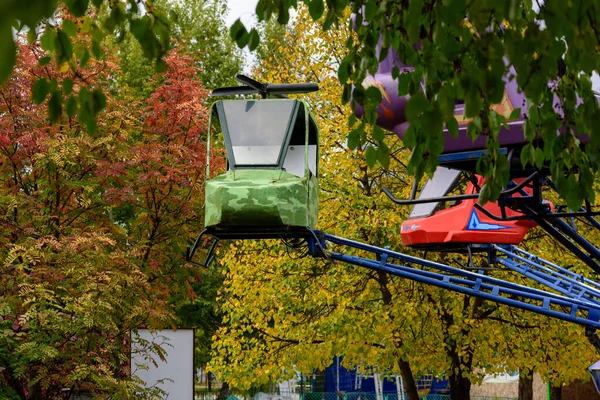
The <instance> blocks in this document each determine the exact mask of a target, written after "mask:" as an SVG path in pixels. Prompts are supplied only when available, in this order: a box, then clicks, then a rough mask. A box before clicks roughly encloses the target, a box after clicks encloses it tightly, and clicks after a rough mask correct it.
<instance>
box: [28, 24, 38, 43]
mask: <svg viewBox="0 0 600 400" xmlns="http://www.w3.org/2000/svg"><path fill="white" fill-rule="evenodd" d="M36 39H37V32H36V31H35V28H29V31H27V43H29V44H34V43H35V41H36Z"/></svg>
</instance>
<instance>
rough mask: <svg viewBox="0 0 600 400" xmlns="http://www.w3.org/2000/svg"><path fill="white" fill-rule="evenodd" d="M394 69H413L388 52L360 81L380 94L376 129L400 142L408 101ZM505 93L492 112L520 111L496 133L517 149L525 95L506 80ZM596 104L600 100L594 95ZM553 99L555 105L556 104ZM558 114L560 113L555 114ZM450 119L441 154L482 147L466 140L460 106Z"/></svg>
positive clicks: (521, 138)
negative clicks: (451, 128) (454, 128)
mask: <svg viewBox="0 0 600 400" xmlns="http://www.w3.org/2000/svg"><path fill="white" fill-rule="evenodd" d="M394 67H398V68H399V69H400V73H408V72H412V71H413V67H412V66H409V65H405V64H404V63H402V61H401V60H400V57H399V56H398V53H397V52H396V51H395V50H394V49H392V48H390V49H389V52H388V55H387V57H386V58H385V59H384V60H383V61H382V62H381V63H380V64H379V69H378V70H377V72H376V73H375V75H374V76H368V77H367V78H366V79H365V80H364V81H363V86H364V87H365V88H368V87H371V86H374V87H377V88H378V89H379V90H380V91H381V94H382V97H383V100H382V102H381V104H380V105H379V107H378V109H377V125H378V126H380V127H381V128H384V129H386V130H389V131H392V132H394V133H396V135H398V136H399V137H400V138H404V133H405V132H406V130H407V129H408V127H409V122H408V121H407V120H406V116H405V113H404V108H405V106H406V103H407V101H408V99H409V96H408V95H407V96H399V95H398V83H397V81H395V80H394V79H393V78H392V69H393V68H394ZM515 75H516V73H515V70H514V68H513V67H512V66H511V67H510V68H509V73H508V74H507V76H515ZM505 84H506V85H505V89H504V96H503V98H502V101H501V102H500V103H499V104H494V105H493V106H492V108H493V109H494V110H495V111H496V112H497V113H498V114H500V115H503V116H505V117H506V118H507V119H508V117H509V116H510V114H511V113H512V111H513V110H514V109H515V108H519V107H520V108H521V115H520V116H519V118H518V119H517V120H516V121H513V122H509V123H508V126H509V128H508V129H506V128H504V127H503V128H501V130H500V135H499V138H500V145H501V146H503V147H517V146H519V145H523V144H525V143H527V139H525V137H524V136H523V130H522V128H523V123H524V121H525V118H524V117H525V113H526V111H527V109H526V107H525V105H526V99H525V95H524V94H523V93H522V92H521V93H519V91H518V90H517V82H516V79H515V78H513V79H510V80H509V79H508V78H507V77H505ZM596 98H597V99H599V100H600V96H598V95H596ZM557 100H558V99H557V98H555V104H556V103H557ZM354 107H355V112H356V114H357V116H358V117H361V116H362V115H363V112H364V110H363V108H362V106H361V105H358V104H356V105H355V106H354ZM557 111H558V112H559V113H560V110H557ZM454 116H455V118H456V120H457V121H458V131H459V132H458V137H457V138H453V137H452V136H451V135H450V134H449V132H448V131H447V130H446V129H444V136H445V143H444V151H443V152H444V153H454V152H459V151H469V150H479V149H482V148H484V147H485V142H486V136H485V135H483V134H482V135H480V136H479V137H478V138H477V139H476V140H475V141H473V140H472V139H471V138H469V137H468V136H467V125H468V124H469V122H470V119H465V117H464V103H457V104H456V107H455V109H454ZM580 139H581V140H582V141H583V142H587V139H588V138H587V136H583V135H582V136H581V137H580Z"/></svg>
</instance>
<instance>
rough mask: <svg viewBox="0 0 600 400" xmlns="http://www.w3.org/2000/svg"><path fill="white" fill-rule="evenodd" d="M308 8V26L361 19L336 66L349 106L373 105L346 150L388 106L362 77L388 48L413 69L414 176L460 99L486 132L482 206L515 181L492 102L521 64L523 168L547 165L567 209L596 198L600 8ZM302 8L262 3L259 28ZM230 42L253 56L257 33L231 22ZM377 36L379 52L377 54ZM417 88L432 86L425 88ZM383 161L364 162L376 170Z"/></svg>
mask: <svg viewBox="0 0 600 400" xmlns="http://www.w3.org/2000/svg"><path fill="white" fill-rule="evenodd" d="M304 3H305V4H306V5H307V6H308V8H309V10H310V15H311V17H312V19H313V20H315V21H316V20H319V19H320V18H321V17H322V16H324V18H322V19H321V20H319V24H320V26H321V27H322V29H324V30H328V29H330V28H331V27H333V26H334V25H336V24H341V25H349V24H350V19H349V18H348V10H351V11H352V12H353V13H354V14H355V20H354V22H353V23H354V24H355V26H357V27H358V28H357V30H356V32H355V33H352V34H351V33H350V32H348V33H347V34H346V35H345V36H344V37H343V38H340V39H341V40H340V43H344V44H345V46H346V48H347V50H348V54H347V55H346V56H345V58H344V60H343V62H342V63H341V64H340V66H339V68H338V78H339V80H340V83H341V84H342V85H343V86H344V91H343V95H342V96H343V100H344V102H348V101H350V97H351V94H352V98H353V101H355V102H357V103H363V104H364V105H365V108H366V113H365V116H364V118H363V121H362V123H361V124H360V125H359V129H358V130H357V131H354V132H351V133H350V134H349V136H348V138H349V139H352V140H351V141H350V142H349V143H350V146H351V147H353V148H354V147H359V146H361V145H364V144H367V143H368V140H369V135H368V133H369V130H367V129H365V127H366V126H367V124H369V123H373V122H374V121H375V115H376V114H375V110H376V106H377V105H378V103H379V102H380V101H381V94H380V93H379V91H378V90H375V89H373V90H365V89H363V87H362V82H363V80H364V79H365V77H366V76H367V74H369V73H370V74H372V73H374V72H375V71H376V70H377V66H378V64H379V60H380V59H381V58H382V57H383V56H384V55H385V54H387V52H388V49H390V48H393V49H394V50H395V51H397V52H398V54H400V55H401V57H402V59H403V61H404V62H405V63H407V64H411V65H413V66H414V67H415V70H414V72H410V73H402V74H401V73H400V72H399V71H398V70H396V71H395V76H396V78H397V80H398V85H399V86H398V87H399V94H400V95H410V101H409V102H408V104H407V110H408V111H407V118H408V120H409V121H410V123H411V126H412V128H411V132H412V135H410V137H411V139H410V141H409V143H407V145H410V147H412V148H413V156H412V157H411V159H410V162H409V164H408V171H409V172H410V173H411V174H414V175H415V177H416V178H417V179H420V178H421V176H423V174H424V173H427V174H428V175H430V176H431V174H432V173H433V171H434V170H435V167H436V165H437V157H438V155H439V154H440V152H441V151H442V149H443V134H442V128H443V126H444V125H446V126H448V127H449V128H450V131H451V133H452V134H454V135H456V133H457V130H456V127H457V124H456V119H455V117H454V115H453V112H454V101H455V99H460V100H463V101H464V102H465V117H467V118H472V121H471V122H470V123H469V125H468V128H469V129H468V131H469V135H470V136H471V137H473V138H476V137H478V136H479V135H486V137H487V145H486V148H487V150H488V152H489V154H487V155H485V156H483V157H482V159H481V161H480V163H479V164H478V172H480V173H481V174H483V175H485V176H486V177H487V178H488V180H487V183H486V185H485V186H484V188H483V190H482V192H481V196H480V197H481V201H483V202H486V201H488V200H490V199H491V200H494V199H496V198H497V197H498V194H499V192H500V189H501V187H502V186H504V185H505V184H506V183H507V182H508V162H507V159H506V156H504V155H502V154H500V152H499V141H498V134H499V132H500V128H501V126H503V125H504V124H505V123H506V122H507V121H506V120H505V118H504V117H502V116H500V115H498V114H497V113H496V112H495V111H493V110H492V109H491V108H490V106H491V105H492V104H494V103H498V102H499V101H500V100H501V97H502V94H503V92H504V86H505V82H504V80H503V77H505V76H506V75H507V74H508V71H509V68H513V67H514V69H515V72H516V81H517V83H518V86H519V88H520V90H522V91H523V92H524V93H525V95H526V97H527V99H528V103H527V104H525V105H523V109H522V110H521V111H522V112H523V113H524V114H525V115H526V116H527V122H526V124H525V126H524V135H525V137H526V138H527V139H528V140H529V146H527V147H526V149H525V151H524V153H523V156H522V161H523V162H524V163H527V164H530V165H534V164H535V162H536V158H539V160H537V161H538V162H545V163H547V164H549V166H550V170H551V172H552V178H553V180H554V182H556V183H557V186H558V190H559V192H560V194H561V195H562V196H563V198H565V199H566V200H567V202H568V204H569V206H570V207H571V208H572V209H579V207H580V206H581V204H582V201H583V200H584V199H587V200H590V201H593V200H594V198H595V196H594V190H593V187H592V185H593V182H594V179H595V176H596V174H597V171H598V167H599V164H598V160H599V159H600V158H599V157H598V143H599V142H598V140H597V138H598V137H600V136H599V135H598V134H597V132H596V131H595V130H596V129H597V126H598V125H599V124H598V123H596V121H597V120H598V118H599V117H600V110H599V109H598V104H597V101H596V99H595V97H594V95H593V92H592V85H591V74H592V72H593V71H595V70H598V68H599V65H600V57H599V56H598V54H596V53H595V52H593V51H590V48H591V47H590V46H592V47H593V46H594V45H598V44H599V41H600V36H599V35H598V30H597V26H598V18H599V16H600V13H599V10H600V9H599V8H598V7H599V6H598V4H596V3H595V2H589V1H584V0H578V1H573V2H570V3H568V4H563V3H561V2H551V1H547V2H543V3H541V4H540V3H535V5H536V6H537V7H534V5H533V4H532V3H533V2H532V1H531V0H521V1H518V0H515V1H505V2H496V1H492V0H489V1H488V0H486V1H477V2H465V1H463V0H451V1H445V2H438V1H429V0H391V1H383V0H358V1H352V2H350V1H349V0H331V1H329V0H328V1H325V0H310V1H308V0H305V1H304ZM297 5H298V1H296V0H293V1H288V0H261V1H259V2H258V4H257V6H256V14H257V16H258V19H259V21H264V20H269V19H270V18H271V17H276V18H277V21H278V22H279V23H281V24H287V23H288V21H289V15H290V14H289V13H290V11H289V10H290V8H296V7H297ZM467 16H468V17H467ZM231 35H232V37H233V38H234V39H235V40H236V41H237V43H238V45H240V46H241V47H243V46H246V45H247V46H249V47H250V49H253V48H256V46H257V45H258V37H259V34H258V31H257V30H255V29H253V30H251V31H250V32H248V31H247V30H246V29H245V28H244V26H243V25H242V24H241V23H239V21H238V22H236V23H234V24H233V25H232V27H231ZM380 37H381V38H382V42H381V44H382V51H381V54H379V53H378V51H377V49H376V47H377V44H378V40H379V38H380ZM421 82H423V83H424V85H425V89H426V90H425V91H421ZM549 82H551V83H552V84H549ZM578 99H581V100H582V101H583V103H581V102H580V101H579V100H578ZM555 105H556V107H555ZM558 129H560V130H561V135H560V136H557V130H558ZM575 132H579V133H587V134H589V135H590V139H591V140H590V143H589V144H587V145H586V146H585V147H582V146H579V139H578V138H577V136H576V135H575ZM370 138H371V139H372V140H374V141H375V145H374V146H375V147H376V148H379V147H384V146H385V137H382V136H381V135H378V136H377V137H373V136H370ZM384 148H385V147H384ZM537 149H539V150H537ZM382 152H384V150H382ZM376 160H377V159H376V158H373V157H371V158H369V164H370V165H373V164H374V162H375V161H376ZM379 161H380V162H382V160H379ZM383 165H384V166H386V164H385V160H383Z"/></svg>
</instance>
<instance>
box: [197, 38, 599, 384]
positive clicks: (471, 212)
mask: <svg viewBox="0 0 600 400" xmlns="http://www.w3.org/2000/svg"><path fill="white" fill-rule="evenodd" d="M394 66H398V67H400V68H401V70H402V69H410V68H411V67H410V66H406V65H403V64H402V63H401V61H400V60H399V59H398V56H397V54H395V53H394V52H393V51H392V50H390V53H389V54H388V57H387V58H386V59H385V60H384V61H382V62H381V64H380V68H379V70H378V72H377V73H376V74H375V75H374V76H373V77H369V78H368V79H367V81H366V84H367V85H376V86H377V87H378V88H380V90H381V91H382V95H383V96H382V97H383V99H384V100H383V102H382V104H381V105H380V106H379V109H378V120H377V124H378V125H379V126H381V127H383V128H385V129H388V130H390V131H393V132H395V133H396V134H397V135H398V136H400V137H402V136H403V135H404V132H405V131H406V129H407V127H408V122H407V121H406V119H405V117H404V106H405V105H406V101H407V99H406V98H405V97H403V96H398V93H397V84H396V82H395V81H394V80H393V79H392V76H391V75H392V68H393V67H394ZM513 75H514V74H513ZM237 79H238V81H240V82H241V83H242V84H244V86H239V87H230V88H222V89H216V90H214V91H213V93H212V95H213V96H234V95H252V94H257V95H259V97H260V98H261V99H259V100H257V99H249V98H245V99H240V98H239V97H238V98H236V99H235V100H219V101H217V102H216V103H215V104H214V105H213V107H212V112H211V122H210V124H211V127H212V124H213V123H215V124H217V123H218V125H219V127H220V130H221V131H222V133H223V137H224V141H225V147H226V153H227V171H226V172H225V173H223V174H221V175H219V176H217V177H215V178H213V179H209V180H208V181H207V182H206V201H205V204H206V210H205V212H206V215H205V230H204V231H203V232H202V233H201V234H200V235H199V236H198V238H197V239H196V242H195V243H194V245H193V247H192V248H191V250H189V251H188V260H191V259H192V257H193V255H194V252H195V251H196V249H197V248H198V246H199V244H200V243H201V242H202V240H201V239H202V237H204V235H209V236H212V237H213V238H214V241H213V244H212V246H211V248H210V250H209V251H208V256H207V261H206V263H205V265H207V264H208V263H209V262H210V261H211V259H212V258H213V257H214V254H213V250H214V248H215V245H216V244H217V243H218V241H219V240H228V239H273V238H281V239H284V240H285V243H286V244H288V245H289V246H294V247H298V246H300V245H305V246H306V247H307V248H308V253H309V254H310V255H311V256H313V257H319V258H326V259H328V260H330V261H341V262H345V263H349V264H353V265H357V266H360V267H364V268H368V269H371V270H375V271H382V272H385V273H388V274H391V275H395V276H399V277H402V278H407V279H411V280H414V281H417V282H422V283H425V284H428V285H433V286H437V287H440V288H443V289H447V290H452V291H455V292H459V293H463V294H466V295H470V296H476V297H480V298H482V299H486V300H490V301H493V302H496V303H500V304H505V305H507V306H509V307H515V308H520V309H524V310H529V311H533V312H535V313H538V314H542V315H546V316H549V317H553V318H558V319H561V320H564V321H568V322H573V323H576V324H580V325H583V326H584V327H585V329H586V335H587V336H588V338H589V340H590V342H591V343H592V344H593V345H594V347H595V348H596V349H597V350H599V351H600V338H598V336H597V335H596V333H595V332H596V330H597V329H600V283H597V282H595V281H593V280H590V279H587V278H585V277H583V276H582V275H580V274H577V273H574V272H572V271H570V270H569V269H567V268H563V267H561V266H559V265H556V264H554V263H551V262H548V261H546V260H543V259H541V258H539V257H537V256H535V255H533V254H530V253H528V252H526V251H524V250H521V249H519V248H518V247H517V245H518V244H519V243H520V242H521V241H522V240H523V238H524V236H525V234H526V233H527V232H528V230H529V229H531V228H533V227H535V226H540V227H541V228H542V229H544V230H545V231H546V232H547V233H548V234H549V235H550V236H552V237H553V238H555V239H556V240H557V241H558V242H560V243H561V244H562V245H563V246H564V247H565V248H566V249H567V250H569V251H570V252H572V253H573V254H574V255H575V256H576V257H578V258H579V259H580V260H581V261H582V262H583V263H585V264H586V265H588V266H589V267H590V268H591V269H592V270H594V271H595V272H596V273H600V249H599V248H598V247H597V246H596V245H595V244H593V243H591V242H590V241H588V240H586V239H585V238H584V237H583V236H582V235H581V234H580V233H579V232H578V231H577V229H575V224H574V223H573V221H574V220H582V221H584V222H585V223H586V224H587V225H589V226H592V227H593V228H595V229H600V221H598V220H596V219H595V215H598V214H600V211H594V210H593V209H592V207H591V205H590V204H589V203H586V204H585V206H584V207H582V208H581V209H580V210H569V209H568V208H566V207H564V206H555V205H553V204H552V203H550V202H548V201H546V200H544V198H543V193H547V191H550V190H553V189H554V186H553V183H552V181H551V179H550V178H549V177H548V176H547V172H546V171H547V169H544V168H542V169H536V170H534V169H530V170H524V169H523V168H522V167H521V165H520V163H518V165H516V163H515V164H513V163H512V162H511V161H512V159H513V158H514V159H516V160H519V157H518V155H519V152H520V149H521V148H522V147H523V146H524V145H525V144H526V143H527V140H526V139H525V138H524V136H523V132H522V126H523V123H524V120H525V116H524V115H523V114H521V115H520V117H519V119H518V120H517V121H513V122H510V123H509V127H508V128H507V129H504V128H503V130H502V131H501V132H500V135H499V138H500V144H501V147H502V148H501V151H503V152H505V154H507V156H508V158H509V164H510V165H511V179H512V180H511V181H510V184H509V185H508V186H507V187H506V188H505V189H504V190H503V191H502V192H501V194H500V197H499V199H498V201H497V202H495V203H488V204H486V205H480V204H478V203H477V199H478V192H479V190H480V188H481V187H482V185H483V183H484V178H482V177H480V176H477V175H476V174H475V170H474V166H475V163H476V160H477V159H478V158H479V157H480V156H481V155H482V154H484V150H482V149H483V148H484V146H485V143H484V141H485V138H484V137H480V138H479V139H477V140H476V141H475V142H473V141H472V140H471V139H470V138H468V137H467V134H466V127H467V124H468V121H467V120H465V119H464V118H463V104H457V105H456V108H455V116H456V117H457V119H458V120H459V136H458V138H453V137H452V136H450V135H449V134H448V132H445V133H446V134H445V147H444V151H443V154H442V155H441V156H440V157H439V167H438V169H437V170H436V171H435V174H434V176H433V177H432V178H431V179H430V180H429V181H428V182H427V183H426V184H425V185H424V187H423V188H422V189H421V190H419V188H418V187H417V184H415V186H413V189H412V194H411V197H410V198H409V199H407V200H399V199H397V198H396V197H395V196H394V195H393V194H392V193H391V192H390V191H389V190H387V189H385V188H383V191H384V192H385V193H386V194H387V196H388V197H389V198H390V200H391V201H393V202H394V203H397V204H401V205H412V210H411V212H410V215H409V219H408V220H406V221H405V222H404V223H403V224H402V226H401V228H400V235H401V238H402V241H403V243H404V244H405V245H406V246H410V247H415V248H421V249H426V250H436V251H461V252H466V253H468V254H469V255H470V254H471V253H472V252H485V253H483V254H487V257H488V262H489V265H494V264H495V265H499V266H502V267H504V268H507V269H510V270H512V271H514V272H516V273H518V274H521V275H523V276H525V277H527V278H530V279H532V280H533V281H535V282H537V283H538V284H541V285H544V286H546V287H547V288H548V290H547V291H546V290H540V289H536V288H532V287H528V286H524V285H518V284H515V283H512V282H509V281H506V280H501V279H497V278H494V277H492V276H489V275H485V272H484V271H477V272H473V271H472V268H469V269H465V268H456V267H453V266H449V265H445V264H441V263H437V262H433V261H429V260H426V259H422V258H418V257H414V256H410V255H406V254H403V253H399V252H396V251H393V250H389V249H387V248H381V247H377V246H373V245H370V244H366V243H360V242H356V241H353V240H349V239H345V238H341V237H337V236H334V235H330V234H328V233H325V232H322V231H319V230H316V229H315V227H316V223H317V214H318V201H319V199H318V198H319V181H318V175H319V163H318V162H319V148H318V143H319V131H318V127H317V124H316V122H315V119H314V118H313V116H312V115H311V112H310V109H309V107H308V105H307V104H306V103H305V102H304V101H301V100H296V99H288V98H287V97H286V96H285V94H298V93H307V92H312V91H316V90H318V86H317V85H316V84H310V83H309V84H289V85H272V84H262V83H259V82H257V81H255V80H253V79H250V78H248V77H245V76H240V75H238V76H237ZM524 101H525V98H524V95H523V94H522V93H519V91H518V90H517V85H516V82H515V81H514V80H508V81H507V83H506V90H505V94H504V98H503V100H502V102H501V103H500V104H498V105H496V106H494V107H496V111H497V112H498V113H500V114H503V115H506V116H508V115H510V114H511V112H512V110H513V105H515V104H518V105H521V104H522V103H523V102H524ZM355 111H356V113H357V114H358V115H359V116H360V114H361V112H362V110H361V109H360V107H356V109H355ZM209 132H210V129H209ZM580 140H581V142H582V143H585V140H586V137H585V136H582V137H581V138H580ZM209 147H210V138H209ZM208 157H210V152H209V155H208ZM207 165H209V163H207ZM207 176H210V175H209V174H207ZM464 176H466V177H469V179H470V182H469V183H468V186H467V189H466V193H465V194H462V195H455V196H449V195H448V193H450V191H451V190H452V189H453V188H454V187H455V185H456V184H457V182H458V181H459V179H460V178H461V177H464ZM417 193H418V195H417ZM444 202H450V204H451V205H450V206H449V207H447V208H443V204H444ZM348 249H358V250H361V251H362V254H370V255H371V257H370V258H369V257H359V256H354V255H349V254H347V253H346V252H345V250H348ZM597 364H600V362H599V363H596V364H594V366H592V367H590V372H591V373H592V377H593V378H594V383H595V384H596V387H597V388H598V389H599V391H600V366H598V367H596V365H597Z"/></svg>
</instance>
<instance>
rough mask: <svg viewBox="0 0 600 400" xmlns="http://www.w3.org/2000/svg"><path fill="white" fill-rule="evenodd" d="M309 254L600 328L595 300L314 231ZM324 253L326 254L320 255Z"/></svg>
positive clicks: (599, 313)
mask: <svg viewBox="0 0 600 400" xmlns="http://www.w3.org/2000/svg"><path fill="white" fill-rule="evenodd" d="M317 241H318V242H317ZM328 244H332V245H339V246H345V247H346V248H350V249H357V250H362V251H365V252H368V253H371V254H373V255H374V256H375V257H374V258H375V259H370V258H365V257H359V256H353V255H348V254H345V253H342V252H337V251H329V250H324V249H326V248H327V245H328ZM309 251H310V253H311V255H313V256H315V257H323V256H324V257H327V258H329V259H330V260H336V261H342V262H346V263H349V264H352V265H357V266H360V267H364V268H368V269H371V270H375V271H382V272H386V273H389V274H391V275H395V276H399V277H402V278H406V279H410V280H413V281H417V282H422V283H425V284H428V285H433V286H437V287H440V288H443V289H448V290H452V291H454V292H458V293H463V294H466V295H469V296H476V297H480V298H483V299H486V300H490V301H493V302H496V303H499V304H505V305H508V306H510V307H516V308H520V309H523V310H528V311H533V312H535V313H538V314H542V315H546V316H549V317H553V318H558V319H562V320H564V321H568V322H573V323H576V324H580V325H583V326H586V327H587V328H591V329H592V330H595V329H598V328H600V304H598V303H597V302H596V301H589V300H588V299H587V298H586V297H582V298H579V299H578V298H568V297H564V296H561V295H558V294H554V293H550V292H546V291H543V290H539V289H534V288H530V287H527V286H523V285H518V284H515V283H512V282H508V281H504V280H502V279H497V278H492V277H490V276H486V275H482V274H477V273H474V272H469V271H465V270H462V269H459V268H454V267H451V266H448V265H444V264H440V263H436V262H433V261H428V260H424V259H420V258H418V257H413V256H409V255H406V254H402V253H398V252H395V251H391V250H389V249H384V248H380V247H376V246H371V245H367V244H364V243H360V242H355V241H353V240H348V239H344V238H340V237H337V236H334V235H329V234H326V233H323V232H320V231H314V237H311V238H309ZM324 251H325V253H326V254H323V252H324ZM392 260H397V261H400V262H402V263H405V264H408V265H409V266H405V265H398V264H396V263H392V262H391V261H392ZM410 265H419V266H422V267H426V268H428V270H423V269H417V268H415V267H413V266H410ZM540 283H541V282H540ZM565 294H566V293H565Z"/></svg>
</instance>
